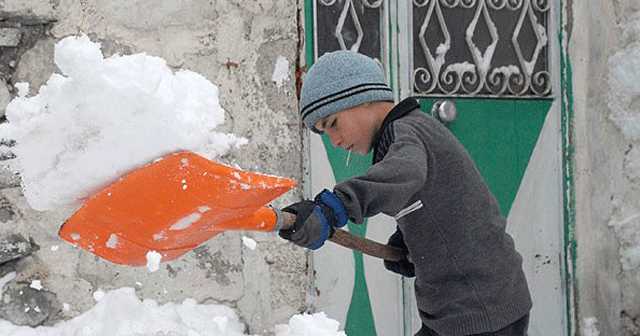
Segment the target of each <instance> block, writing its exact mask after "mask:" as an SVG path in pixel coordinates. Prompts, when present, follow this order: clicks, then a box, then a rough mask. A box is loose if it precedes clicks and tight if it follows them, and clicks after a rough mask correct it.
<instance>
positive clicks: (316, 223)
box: [278, 200, 334, 250]
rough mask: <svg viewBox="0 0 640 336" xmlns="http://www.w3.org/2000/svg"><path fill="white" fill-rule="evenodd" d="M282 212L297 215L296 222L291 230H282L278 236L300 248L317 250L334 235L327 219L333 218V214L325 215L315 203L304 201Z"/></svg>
mask: <svg viewBox="0 0 640 336" xmlns="http://www.w3.org/2000/svg"><path fill="white" fill-rule="evenodd" d="M328 210H329V211H331V210H330V209H328ZM282 211H285V212H288V213H292V214H294V215H296V220H295V222H294V224H293V226H292V227H291V228H290V229H286V230H280V232H279V233H278V234H279V235H280V237H282V238H284V239H286V240H289V241H291V242H292V243H294V244H296V245H298V246H302V247H306V248H308V249H311V250H317V249H319V248H320V247H321V246H322V245H324V242H325V241H326V240H327V239H329V238H330V237H331V236H332V235H333V232H334V229H333V226H332V225H331V224H330V222H329V220H328V219H327V218H332V216H333V213H330V214H327V213H325V210H324V209H323V208H322V207H320V206H318V205H317V204H316V203H315V202H312V201H307V200H304V201H301V202H297V203H293V204H291V205H289V206H287V207H286V208H284V209H282ZM327 215H328V216H327Z"/></svg>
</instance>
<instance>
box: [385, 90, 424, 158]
mask: <svg viewBox="0 0 640 336" xmlns="http://www.w3.org/2000/svg"><path fill="white" fill-rule="evenodd" d="M419 107H420V104H419V103H418V101H417V100H416V99H415V98H412V97H409V98H405V99H404V100H403V101H401V102H400V103H398V105H396V106H394V107H393V108H392V109H391V111H389V114H387V116H386V117H385V118H384V120H383V121H382V126H380V129H378V132H376V135H375V136H374V137H373V153H376V152H377V150H378V145H379V142H380V138H381V137H382V134H383V133H384V130H385V129H386V128H387V127H389V125H390V124H391V123H392V122H393V121H394V120H396V119H399V118H402V117H403V116H405V115H406V114H407V113H409V112H411V111H413V110H415V109H417V108H419Z"/></svg>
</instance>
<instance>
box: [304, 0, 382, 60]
mask: <svg viewBox="0 0 640 336" xmlns="http://www.w3.org/2000/svg"><path fill="white" fill-rule="evenodd" d="M386 2H387V0H314V2H313V5H314V14H315V22H314V23H315V29H314V34H315V59H317V58H318V57H320V56H322V54H324V53H326V52H330V51H336V50H353V51H357V52H359V53H361V54H365V55H367V56H369V57H372V58H375V59H378V60H380V61H381V62H384V60H385V57H384V51H383V50H384V47H383V46H384V45H385V43H384V38H385V36H386V32H385V29H386V28H385V24H384V7H385V6H386Z"/></svg>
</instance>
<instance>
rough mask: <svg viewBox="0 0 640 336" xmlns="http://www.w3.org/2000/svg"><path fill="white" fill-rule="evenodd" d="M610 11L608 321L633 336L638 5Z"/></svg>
mask: <svg viewBox="0 0 640 336" xmlns="http://www.w3.org/2000/svg"><path fill="white" fill-rule="evenodd" d="M613 7H614V9H615V10H616V18H615V22H610V25H611V26H613V25H614V24H615V30H614V31H615V33H616V36H617V37H618V38H619V40H618V43H619V44H618V46H616V47H614V48H613V49H612V50H608V51H609V52H610V56H609V58H608V63H607V65H608V66H607V67H608V69H607V73H608V77H607V84H608V91H607V99H606V101H607V107H608V118H609V119H610V120H611V121H612V122H613V124H614V125H615V126H616V127H617V128H618V129H619V130H620V133H621V134H622V137H623V139H622V140H621V142H622V143H624V145H623V146H625V147H624V148H620V149H615V150H614V151H615V152H620V151H624V154H623V157H624V158H623V161H622V162H621V164H620V165H618V166H617V167H619V168H618V169H619V170H621V171H620V173H621V176H620V178H616V179H613V178H610V181H620V182H619V183H615V182H610V183H612V184H615V185H618V188H617V189H613V188H612V189H613V190H615V194H614V196H611V205H612V213H611V215H610V217H609V218H608V226H609V228H611V229H612V230H613V232H614V233H615V237H616V238H617V240H618V255H619V263H620V266H621V272H620V274H618V276H617V279H619V281H620V283H619V286H620V287H619V288H620V291H621V294H622V302H621V303H622V307H621V311H619V312H618V311H613V312H611V316H615V315H617V314H619V316H620V318H621V321H620V324H621V326H622V329H623V330H622V331H621V332H622V333H623V334H624V335H636V334H637V333H638V332H640V306H638V302H640V294H639V293H638V292H639V291H640V277H639V275H640V204H638V203H637V199H638V197H640V193H639V190H640V4H639V3H638V2H637V1H628V0H617V1H615V2H614V3H613ZM611 136H613V134H611ZM614 157H617V156H614V155H611V157H610V160H611V159H613V158H614ZM617 161H618V163H620V162H619V160H617ZM603 182H604V181H603ZM594 192H598V190H594ZM587 322H588V319H586V320H585V325H586V326H587V327H586V330H585V335H591V334H595V335H598V334H599V332H598V329H597V328H596V323H595V322H594V323H591V327H588V325H589V324H590V323H587ZM592 322H593V321H592ZM603 333H604V332H603Z"/></svg>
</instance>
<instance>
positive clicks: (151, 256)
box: [147, 251, 162, 273]
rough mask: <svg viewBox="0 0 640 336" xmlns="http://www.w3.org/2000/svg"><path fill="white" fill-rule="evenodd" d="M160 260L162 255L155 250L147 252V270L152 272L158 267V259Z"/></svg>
mask: <svg viewBox="0 0 640 336" xmlns="http://www.w3.org/2000/svg"><path fill="white" fill-rule="evenodd" d="M161 260H162V255H161V254H160V253H158V252H156V251H149V252H147V270H149V272H151V273H153V272H155V271H157V270H159V269H160V261H161Z"/></svg>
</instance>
